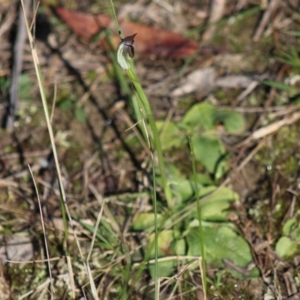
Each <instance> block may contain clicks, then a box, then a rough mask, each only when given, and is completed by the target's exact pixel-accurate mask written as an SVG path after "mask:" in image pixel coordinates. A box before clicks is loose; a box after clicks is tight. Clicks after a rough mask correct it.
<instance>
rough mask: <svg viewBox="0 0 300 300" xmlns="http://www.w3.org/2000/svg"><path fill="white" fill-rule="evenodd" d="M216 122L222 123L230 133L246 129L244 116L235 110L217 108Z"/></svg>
mask: <svg viewBox="0 0 300 300" xmlns="http://www.w3.org/2000/svg"><path fill="white" fill-rule="evenodd" d="M214 123H215V124H219V123H222V124H224V126H225V129H226V131H227V132H228V133H239V132H242V131H244V129H245V119H244V117H243V116H242V115H241V114H240V113H238V112H235V111H230V110H217V111H216V113H215V116H214Z"/></svg>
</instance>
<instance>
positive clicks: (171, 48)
mask: <svg viewBox="0 0 300 300" xmlns="http://www.w3.org/2000/svg"><path fill="white" fill-rule="evenodd" d="M54 10H55V12H56V14H57V15H58V16H59V17H60V18H61V19H62V20H63V21H64V22H65V23H66V24H67V25H68V26H69V27H70V28H71V29H72V30H73V31H74V32H75V33H76V34H77V35H79V36H81V37H83V38H86V39H91V38H92V37H93V36H94V35H95V34H97V33H98V32H100V31H101V30H103V29H105V28H107V27H108V25H109V24H110V23H111V18H110V17H109V16H106V15H93V14H86V13H80V12H72V11H69V10H67V9H65V8H63V7H55V8H54ZM119 22H120V26H121V29H122V33H123V35H124V37H126V36H129V35H132V34H134V33H137V36H136V37H135V39H134V48H135V52H136V53H137V54H138V55H139V56H143V57H161V58H166V57H170V58H184V57H188V56H190V55H192V54H194V53H195V51H196V50H197V48H198V45H197V43H196V42H194V41H191V40H189V39H187V38H185V37H184V36H182V35H181V34H178V33H175V32H171V31H167V30H162V29H159V28H153V27H149V26H145V25H141V24H138V23H134V22H129V21H125V20H119ZM119 42H120V38H119V37H118V36H114V37H113V43H114V45H115V46H116V47H117V45H118V44H119Z"/></svg>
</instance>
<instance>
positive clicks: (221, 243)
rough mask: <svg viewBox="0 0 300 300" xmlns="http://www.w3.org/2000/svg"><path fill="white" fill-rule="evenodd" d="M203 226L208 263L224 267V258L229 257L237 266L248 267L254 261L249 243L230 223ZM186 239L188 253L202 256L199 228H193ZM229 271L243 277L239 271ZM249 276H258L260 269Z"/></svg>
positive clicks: (205, 224)
mask: <svg viewBox="0 0 300 300" xmlns="http://www.w3.org/2000/svg"><path fill="white" fill-rule="evenodd" d="M202 228H203V237H204V241H205V249H206V258H207V263H208V264H211V265H214V266H216V267H224V259H227V260H230V261H231V262H232V263H233V264H234V265H235V266H237V267H242V268H246V267H247V266H248V264H249V263H251V262H252V255H251V250H250V247H249V245H248V243H247V242H246V241H245V240H244V239H243V238H242V237H241V236H240V235H239V234H237V233H236V231H235V230H234V229H233V226H231V225H230V224H228V223H227V224H226V223H222V224H215V223H204V224H203V227H202ZM186 239H187V244H188V248H189V250H188V255H193V256H201V249H200V246H199V228H198V227H196V228H191V229H190V231H189V233H188V234H187V236H186ZM229 271H230V273H232V275H233V276H235V277H238V278H239V277H242V276H241V274H240V273H238V272H237V271H233V270H229ZM249 276H254V277H256V276H258V271H257V270H256V271H255V272H251V273H249Z"/></svg>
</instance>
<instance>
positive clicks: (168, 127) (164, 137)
mask: <svg viewBox="0 0 300 300" xmlns="http://www.w3.org/2000/svg"><path fill="white" fill-rule="evenodd" d="M156 126H157V129H158V131H159V133H160V140H161V147H162V150H166V149H170V148H172V147H179V146H180V145H181V144H182V143H183V141H184V136H183V134H182V132H181V131H180V130H179V129H178V127H177V126H176V124H175V123H173V122H168V123H167V124H165V122H164V121H157V122H156Z"/></svg>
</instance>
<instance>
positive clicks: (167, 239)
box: [149, 230, 175, 278]
mask: <svg viewBox="0 0 300 300" xmlns="http://www.w3.org/2000/svg"><path fill="white" fill-rule="evenodd" d="M172 241H173V231H172V230H164V231H162V232H160V233H159V234H158V257H166V256H167V255H166V254H167V253H168V252H170V247H171V243H172ZM151 244H153V245H154V234H151V236H150V245H151ZM150 257H151V258H154V257H155V251H154V247H152V251H151V255H150ZM174 267H175V261H174V260H164V261H159V262H158V277H168V276H170V275H171V274H172V273H173V271H174ZM149 271H150V274H151V277H152V278H154V272H155V265H154V263H153V264H150V265H149Z"/></svg>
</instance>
